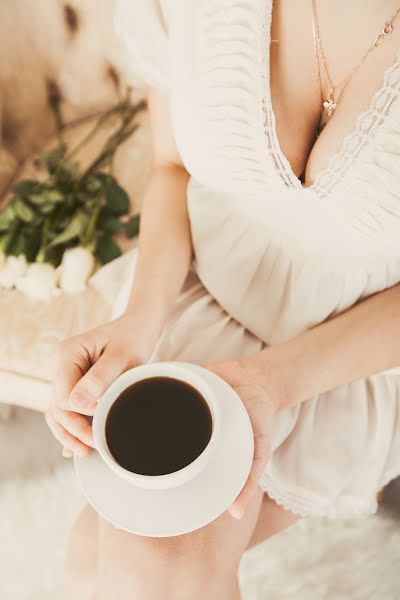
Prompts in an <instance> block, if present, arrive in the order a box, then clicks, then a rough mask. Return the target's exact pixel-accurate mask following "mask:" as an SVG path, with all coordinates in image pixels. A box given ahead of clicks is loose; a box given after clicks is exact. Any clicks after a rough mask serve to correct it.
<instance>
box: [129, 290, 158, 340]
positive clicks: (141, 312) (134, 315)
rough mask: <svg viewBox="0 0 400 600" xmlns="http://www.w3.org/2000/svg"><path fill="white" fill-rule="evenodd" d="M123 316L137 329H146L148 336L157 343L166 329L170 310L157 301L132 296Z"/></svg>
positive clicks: (146, 297) (145, 297)
mask: <svg viewBox="0 0 400 600" xmlns="http://www.w3.org/2000/svg"><path fill="white" fill-rule="evenodd" d="M123 315H124V318H126V319H127V320H128V321H129V322H131V323H132V326H135V328H136V327H140V329H141V330H143V329H144V328H145V330H146V332H147V334H148V336H149V337H150V338H151V339H152V340H153V341H154V343H156V342H157V340H158V338H159V337H160V335H161V333H162V330H163V329H164V326H165V323H166V320H167V317H168V310H167V307H166V306H165V305H164V304H162V303H161V302H159V301H157V299H154V300H152V299H151V298H149V297H148V296H140V295H132V296H131V298H130V301H129V303H128V305H127V307H126V309H125V311H124V313H123Z"/></svg>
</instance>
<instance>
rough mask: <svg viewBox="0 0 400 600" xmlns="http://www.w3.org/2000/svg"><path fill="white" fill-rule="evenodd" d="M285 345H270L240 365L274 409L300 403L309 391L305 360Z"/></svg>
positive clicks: (309, 376)
mask: <svg viewBox="0 0 400 600" xmlns="http://www.w3.org/2000/svg"><path fill="white" fill-rule="evenodd" d="M289 350H290V348H289V347H288V346H284V345H282V346H271V347H268V348H264V350H261V351H260V352H257V353H256V354H253V355H252V356H249V357H247V358H244V359H241V361H240V362H241V365H242V366H243V367H244V368H246V369H247V371H248V372H249V374H250V373H251V374H252V375H253V376H254V377H255V378H256V379H257V380H258V381H259V383H260V384H261V385H262V386H263V388H264V389H265V392H266V395H267V396H268V397H269V398H270V399H271V400H272V402H273V405H274V407H275V411H276V412H277V411H280V410H284V409H285V408H288V407H290V406H294V405H296V404H299V403H300V402H304V401H305V400H307V398H309V397H310V396H311V395H312V394H311V390H310V392H309V391H308V390H307V381H308V380H309V379H312V377H311V374H310V373H308V372H307V371H308V367H307V361H305V360H303V359H302V358H301V357H300V356H297V355H296V354H294V353H292V352H290V351H289Z"/></svg>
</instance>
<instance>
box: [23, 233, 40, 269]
mask: <svg viewBox="0 0 400 600" xmlns="http://www.w3.org/2000/svg"><path fill="white" fill-rule="evenodd" d="M41 237H42V236H41V231H39V230H38V229H34V230H32V231H27V232H26V237H25V251H24V254H25V256H26V260H27V261H28V262H34V261H35V258H36V256H37V253H38V252H39V250H40V242H41Z"/></svg>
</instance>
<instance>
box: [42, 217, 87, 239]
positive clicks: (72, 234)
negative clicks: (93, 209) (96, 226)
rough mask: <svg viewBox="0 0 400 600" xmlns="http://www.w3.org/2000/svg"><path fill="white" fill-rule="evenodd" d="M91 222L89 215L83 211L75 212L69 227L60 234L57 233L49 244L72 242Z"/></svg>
mask: <svg viewBox="0 0 400 600" xmlns="http://www.w3.org/2000/svg"><path fill="white" fill-rule="evenodd" d="M88 223H89V216H88V215H86V214H85V213H84V212H82V211H78V212H77V213H75V214H74V215H73V217H72V219H71V220H70V222H69V223H68V225H67V227H66V228H65V229H64V231H62V232H61V233H60V234H59V235H57V236H56V237H55V238H54V239H53V240H52V241H51V243H50V244H49V247H54V246H58V245H60V244H65V243H67V242H71V241H72V240H73V239H74V238H77V237H79V236H80V235H82V233H83V232H84V231H85V230H86V227H87V226H88Z"/></svg>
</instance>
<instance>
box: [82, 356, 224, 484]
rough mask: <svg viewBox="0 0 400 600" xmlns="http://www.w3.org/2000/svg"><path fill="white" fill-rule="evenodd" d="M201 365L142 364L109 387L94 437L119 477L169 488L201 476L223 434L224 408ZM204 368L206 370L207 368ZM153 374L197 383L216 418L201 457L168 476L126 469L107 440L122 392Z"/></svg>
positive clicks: (97, 414) (97, 416)
mask: <svg viewBox="0 0 400 600" xmlns="http://www.w3.org/2000/svg"><path fill="white" fill-rule="evenodd" d="M198 371H199V367H196V370H194V369H191V365H190V364H188V363H181V362H162V363H150V364H145V365H140V366H139V367H135V368H133V369H130V370H129V371H126V372H125V373H123V374H122V375H120V376H119V377H118V378H117V379H116V380H115V381H114V382H113V383H112V384H111V385H110V387H109V388H108V389H107V391H106V392H105V393H104V395H103V396H102V398H101V399H100V400H99V403H98V406H97V407H96V411H95V414H94V417H93V424H92V426H93V437H94V442H95V446H96V449H97V451H98V452H99V454H100V456H101V458H102V459H103V461H104V462H105V463H106V464H107V466H108V467H109V468H110V469H112V470H113V471H114V473H116V474H117V475H118V476H119V477H122V478H123V479H125V480H126V481H129V482H130V483H132V484H134V485H136V486H139V487H142V488H147V489H158V490H160V489H167V488H173V487H177V486H179V485H182V484H183V483H186V482H187V481H189V480H190V479H193V478H194V477H196V475H198V474H199V473H200V472H201V471H202V470H203V469H204V467H205V466H206V465H207V463H208V461H209V460H210V458H211V456H212V453H213V452H214V449H215V447H216V445H217V442H218V438H219V434H220V429H221V427H220V418H221V411H220V406H219V403H218V399H217V397H216V395H215V392H214V390H213V389H212V387H211V386H210V385H209V384H208V383H207V381H206V379H205V378H203V377H201V375H200V374H199V372H198ZM204 371H206V370H205V369H204ZM151 377H170V378H173V379H177V380H179V381H183V382H185V383H188V384H189V385H191V386H193V387H194V388H195V389H196V390H197V391H198V392H199V393H200V394H201V395H202V396H203V398H204V400H205V401H206V402H207V405H208V407H209V409H210V413H211V418H212V430H211V437H210V440H209V441H208V444H207V446H206V447H205V448H204V450H203V451H202V452H201V454H199V456H198V457H197V458H196V459H195V460H194V461H193V462H191V463H190V464H188V465H187V466H186V467H183V468H182V469H179V470H178V471H174V472H173V473H167V474H166V475H142V474H139V473H132V472H131V471H128V470H127V469H124V467H122V466H121V465H120V464H118V463H117V461H116V460H115V458H114V457H113V456H112V454H111V452H110V450H109V448H108V445H107V440H106V430H105V429H106V420H107V416H108V413H109V411H110V409H111V407H112V405H113V404H114V402H115V401H116V400H117V398H118V397H119V395H120V394H121V393H122V392H123V391H124V390H125V389H126V388H127V387H129V386H130V385H132V384H133V383H136V382H137V381H142V380H144V379H148V378H151Z"/></svg>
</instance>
